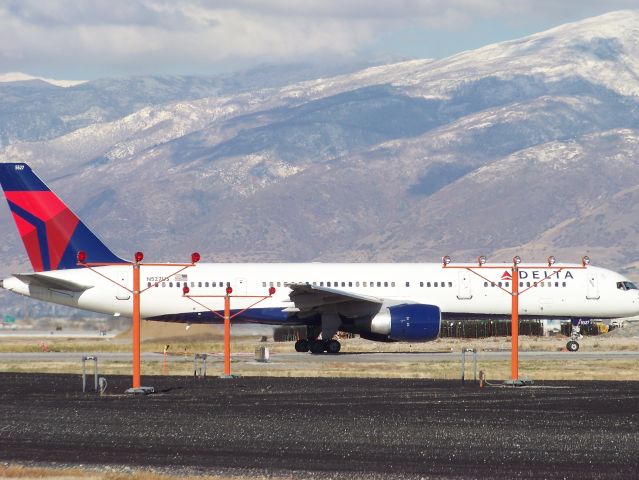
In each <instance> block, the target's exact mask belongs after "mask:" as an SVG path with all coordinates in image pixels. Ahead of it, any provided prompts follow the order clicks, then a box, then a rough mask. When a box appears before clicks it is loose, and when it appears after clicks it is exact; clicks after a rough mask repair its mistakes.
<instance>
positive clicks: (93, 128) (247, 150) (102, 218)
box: [0, 10, 639, 279]
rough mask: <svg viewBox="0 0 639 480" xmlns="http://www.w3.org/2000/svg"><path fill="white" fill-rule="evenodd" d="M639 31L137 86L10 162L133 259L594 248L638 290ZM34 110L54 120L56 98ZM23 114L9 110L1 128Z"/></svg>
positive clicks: (37, 140)
mask: <svg viewBox="0 0 639 480" xmlns="http://www.w3.org/2000/svg"><path fill="white" fill-rule="evenodd" d="M638 32H639V11H635V10H631V11H621V12H613V13H609V14H606V15H603V16H600V17H595V18H591V19H587V20H584V21H581V22H577V23H572V24H567V25H563V26H561V27H558V28H555V29H552V30H549V31H546V32H541V33H538V34H535V35H532V36H530V37H526V38H522V39H518V40H513V41H509V42H504V43H499V44H495V45H490V46H487V47H484V48H481V49H478V50H474V51H468V52H463V53H461V54H458V55H455V56H453V57H450V58H445V59H439V60H412V61H406V62H400V63H395V64H390V65H381V66H376V67H370V68H366V69H363V70H358V71H355V72H346V73H343V74H340V75H333V76H323V77H321V78H314V79H311V80H308V79H305V80H303V81H293V82H291V83H286V82H284V81H283V80H282V77H279V80H275V79H273V78H272V77H270V79H269V80H268V82H267V81H266V79H265V83H264V86H263V88H260V86H259V76H258V77H252V78H251V83H250V84H245V85H244V87H243V88H235V89H234V88H226V87H224V85H228V82H229V81H230V80H229V78H226V80H225V81H224V82H226V83H224V82H223V81H222V80H220V79H217V80H215V81H213V80H207V81H204V80H201V79H200V80H194V79H191V80H189V82H191V83H190V84H189V83H188V82H187V83H185V82H186V81H182V82H178V84H177V86H176V85H175V84H172V86H167V87H166V88H165V89H160V90H158V82H160V80H158V79H155V80H153V81H152V82H137V83H136V82H133V80H131V82H132V83H130V84H129V85H134V86H135V88H134V89H133V90H132V91H134V92H135V95H129V96H123V102H124V103H122V104H121V108H119V109H111V110H109V113H108V115H107V114H102V113H101V114H96V115H94V116H93V117H91V116H90V115H88V114H86V115H84V116H83V117H82V118H83V120H82V122H81V125H78V128H72V129H70V130H69V127H68V125H67V126H65V128H61V129H60V130H59V133H60V134H59V135H58V134H56V130H55V128H54V129H46V128H45V130H43V132H45V133H42V134H41V136H40V137H38V136H36V137H33V139H31V140H30V141H17V140H15V139H14V140H12V142H11V143H10V144H9V145H6V146H5V147H4V148H3V149H2V150H0V160H1V161H28V162H29V163H31V164H32V165H33V166H34V167H35V168H36V171H38V172H39V174H40V175H41V176H42V177H43V179H45V181H47V182H49V184H50V186H51V187H52V188H54V189H55V190H56V191H57V192H58V193H59V194H60V195H61V196H62V197H63V198H65V199H66V200H67V201H68V203H69V204H70V205H71V206H72V207H73V208H74V210H76V212H77V213H78V214H80V216H82V217H83V218H85V220H86V221H87V223H88V224H89V225H90V226H91V227H92V228H94V229H95V230H96V231H97V232H98V233H99V234H100V235H101V237H103V238H104V240H105V241H106V242H107V243H108V244H109V245H112V246H113V248H114V250H116V252H117V253H119V254H121V255H122V256H125V257H126V256H130V255H131V253H132V252H134V251H135V250H137V249H142V250H144V251H145V253H146V257H147V258H149V259H153V260H158V261H164V260H178V259H180V258H187V255H188V254H189V253H190V252H191V251H193V250H199V251H200V252H202V254H203V258H204V259H205V260H206V261H230V260H241V261H257V260H260V261H322V260H326V261H328V260H332V261H362V260H367V261H377V260H380V261H381V260H402V261H438V260H439V258H440V257H441V256H442V255H444V254H449V255H452V256H453V257H454V258H457V259H460V260H461V259H466V260H468V259H471V258H474V257H476V256H477V255H479V254H485V255H488V256H489V258H492V259H495V260H502V259H507V258H509V257H511V256H512V254H513V252H517V253H518V254H520V255H522V256H523V257H524V258H525V259H527V260H541V259H543V258H545V257H546V256H547V255H549V254H555V255H556V256H557V257H558V258H559V259H560V260H566V261H575V260H577V259H578V258H580V257H581V255H583V254H585V253H588V254H589V255H590V256H591V257H593V260H594V263H595V264H597V265H601V266H607V267H612V268H614V269H617V270H624V271H626V272H627V273H629V274H630V275H631V276H633V277H634V279H639V246H638V245H637V242H635V235H636V233H637V232H638V231H639V214H638V213H639V212H637V208H638V207H637V206H636V205H637V201H636V200H637V196H638V195H639V194H638V193H637V192H638V191H639V190H638V188H639V187H638V185H639V161H638V160H637V159H638V158H639V157H638V156H637V153H638V152H637V150H638V149H639V102H638V99H639V96H638V95H639V35H638V34H637V33H638ZM27 83H30V82H27ZM109 85H110V84H109V82H107V81H104V82H102V83H100V82H88V83H85V84H82V85H78V86H75V87H70V88H65V89H59V88H56V87H54V86H51V85H49V86H47V87H46V88H47V89H55V91H56V92H58V90H64V91H65V92H73V91H74V90H76V89H85V90H86V89H92V90H91V91H92V92H99V93H102V92H105V94H106V92H110V95H112V96H111V97H104V98H107V99H108V98H118V97H119V96H120V95H121V92H122V91H123V90H122V89H123V88H124V87H123V85H127V84H121V85H120V87H119V88H120V89H118V90H115V91H113V90H110V89H109ZM14 87H16V86H15V85H14ZM222 87H224V88H222ZM2 88H4V87H2V86H0V93H1V91H2ZM126 88H128V87H126ZM147 88H148V96H146V97H145V95H146V92H147V90H146V89H147ZM169 90H170V92H169ZM169 93H170V94H169ZM58 94H59V93H56V94H55V95H58ZM55 95H54V97H52V98H57V97H55ZM169 97H170V100H168V101H167V99H168V98H169ZM15 98H18V97H15ZM20 98H22V97H20ZM124 100H126V101H124ZM16 101H17V100H16ZM74 101H77V102H84V103H82V104H81V105H79V106H78V111H80V110H81V111H82V112H85V113H86V112H91V111H94V112H97V111H98V110H99V109H102V108H103V107H102V106H101V104H99V103H92V100H91V99H90V96H88V97H85V99H84V100H82V99H81V97H74ZM57 105H58V106H59V103H58V104H57ZM136 105H143V107H141V108H136ZM38 108H39V110H40V111H39V112H38V114H41V115H43V119H44V120H43V125H47V121H48V120H47V119H48V118H52V117H51V115H53V114H52V113H51V112H52V110H51V109H52V108H53V107H52V106H51V105H50V104H49V103H47V102H44V103H42V104H39V105H38ZM92 109H93V110H92ZM95 109H98V110H95ZM58 114H59V112H58V113H56V115H58ZM87 115H88V116H87ZM89 117H91V118H89ZM3 118H4V120H2V119H3ZM87 119H88V120H87ZM11 121H14V119H10V120H7V118H6V117H2V116H0V123H4V125H0V130H2V128H6V126H7V122H11ZM65 129H66V130H65ZM67 130H68V131H67ZM0 225H2V227H3V228H2V230H1V231H0V260H1V261H2V265H3V268H2V271H3V272H4V274H9V273H11V272H13V271H18V270H25V269H28V268H29V267H28V266H27V264H26V257H25V255H24V254H23V250H22V246H21V245H20V244H19V240H18V237H17V234H16V233H15V231H14V228H13V225H12V222H11V219H10V216H9V213H8V209H7V208H1V209H0Z"/></svg>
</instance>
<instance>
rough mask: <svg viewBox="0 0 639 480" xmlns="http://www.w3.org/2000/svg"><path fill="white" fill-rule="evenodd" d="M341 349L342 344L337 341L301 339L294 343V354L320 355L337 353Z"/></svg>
mask: <svg viewBox="0 0 639 480" xmlns="http://www.w3.org/2000/svg"><path fill="white" fill-rule="evenodd" d="M341 348H342V344H341V343H339V342H338V341H337V340H320V339H315V340H307V339H305V338H304V339H302V340H298V341H297V342H295V351H296V352H309V351H310V352H311V353H314V354H320V353H324V352H326V353H332V354H335V353H338V352H339V351H340V349H341Z"/></svg>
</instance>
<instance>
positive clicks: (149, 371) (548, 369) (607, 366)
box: [0, 336, 639, 380]
mask: <svg viewBox="0 0 639 480" xmlns="http://www.w3.org/2000/svg"><path fill="white" fill-rule="evenodd" d="M169 342H170V348H169V354H170V355H172V358H173V359H175V357H176V356H178V358H180V357H181V358H182V359H181V360H179V361H172V362H168V372H167V373H168V374H169V375H178V376H180V375H184V376H192V375H193V353H196V352H209V353H210V352H221V351H222V350H223V344H222V341H221V339H220V338H215V339H212V340H211V341H203V340H202V339H201V338H198V337H193V338H189V337H186V338H185V337H180V338H179V341H177V342H173V341H172V340H171V339H167V338H164V339H161V340H153V339H148V340H146V341H145V342H143V344H142V352H162V351H163V349H164V346H165V345H166V343H169ZM565 343H566V338H565V337H555V338H548V337H521V339H520V347H519V348H520V350H521V351H558V350H561V349H562V348H563V347H564V346H565ZM257 345H266V346H268V347H269V349H270V351H271V354H273V356H272V358H271V361H270V362H268V363H258V362H255V361H254V360H253V355H252V354H253V352H254V349H255V347H256V346H257ZM48 347H49V351H58V352H77V353H80V352H90V353H94V354H98V355H99V354H100V353H101V352H102V353H110V352H130V351H131V350H130V349H131V346H130V342H129V341H128V340H127V339H122V340H107V339H105V340H100V341H87V340H82V339H77V340H76V339H73V340H69V339H67V340H55V341H51V342H50V343H48ZM510 347H511V343H510V338H507V337H493V338H485V339H464V340H462V339H439V340H437V341H434V342H429V343H415V344H406V343H392V344H385V343H376V342H369V341H366V340H361V339H359V338H357V339H347V340H344V341H343V351H344V352H353V353H354V352H460V351H461V350H462V348H476V349H477V351H478V352H482V351H510ZM231 350H232V352H233V353H234V354H237V353H249V354H250V355H237V356H235V357H234V358H233V363H232V369H233V373H237V374H240V375H245V376H284V377H295V376H305V377H308V376H312V377H377V378H380V377H384V378H436V379H454V378H460V374H461V372H460V368H461V367H460V360H459V357H458V356H455V357H454V358H444V359H442V360H441V361H427V362H417V361H410V360H407V361H402V360H400V361H395V360H394V361H392V362H388V363H385V362H380V361H379V360H375V361H373V360H371V361H366V359H365V358H363V359H358V361H357V362H351V361H348V360H345V359H344V358H341V357H340V356H336V357H334V359H333V358H330V359H324V360H323V361H321V362H311V361H305V358H306V357H304V356H300V357H299V359H295V360H290V359H289V360H287V361H286V362H281V361H278V359H277V353H283V352H286V353H290V352H293V344H292V342H282V343H273V342H268V343H266V344H263V343H260V342H259V338H255V337H253V338H250V337H249V338H237V339H234V341H233V342H232V346H231ZM581 350H582V351H624V350H635V351H636V350H639V339H637V338H632V337H631V338H624V337H618V336H612V337H611V336H598V337H586V338H584V339H583V341H581ZM0 351H2V352H34V351H40V348H39V347H38V342H37V341H36V340H33V339H23V340H20V341H18V340H16V339H11V340H10V341H9V340H6V339H4V340H2V341H0ZM222 369H223V367H222V357H220V356H210V357H209V358H208V361H207V371H208V374H209V375H212V376H214V375H218V374H220V373H221V371H222ZM90 370H91V369H90ZM99 370H100V374H101V375H130V374H131V364H130V362H128V361H120V362H118V361H104V360H101V361H100V364H99ZM478 370H484V371H485V372H486V373H487V375H488V377H489V378H494V379H497V378H502V379H505V378H509V376H510V361H509V360H508V359H504V360H498V361H495V360H491V361H482V359H481V354H480V355H479V366H478ZM0 371H5V372H34V373H35V372H38V373H77V374H80V372H81V364H80V360H79V358H78V360H77V361H51V360H50V359H48V360H47V361H36V362H2V363H0ZM466 371H467V373H466V378H469V376H472V363H471V361H469V359H468V358H467V370H466ZM520 372H521V376H527V377H529V378H532V379H535V380H576V379H580V380H588V379H590V380H639V363H638V362H632V361H626V360H622V359H609V360H605V361H594V360H586V359H579V358H578V357H570V356H566V358H565V359H561V360H553V359H534V360H525V359H523V360H521V361H520ZM142 373H143V375H162V374H163V366H162V363H161V362H150V361H145V362H143V365H142Z"/></svg>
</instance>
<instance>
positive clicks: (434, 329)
mask: <svg viewBox="0 0 639 480" xmlns="http://www.w3.org/2000/svg"><path fill="white" fill-rule="evenodd" d="M441 318H442V315H441V310H440V309H439V307H438V306H436V305H426V304H423V303H402V304H398V305H389V306H386V305H385V306H383V307H382V309H381V310H380V311H379V313H378V314H377V315H375V317H374V318H373V320H372V321H371V333H372V334H377V335H385V336H386V337H387V338H388V340H391V341H392V340H394V341H399V342H427V341H429V340H435V339H436V338H437V337H438V336H439V326H440V323H441Z"/></svg>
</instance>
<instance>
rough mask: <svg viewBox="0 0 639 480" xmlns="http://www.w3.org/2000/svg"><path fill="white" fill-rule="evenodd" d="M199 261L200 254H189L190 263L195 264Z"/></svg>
mask: <svg viewBox="0 0 639 480" xmlns="http://www.w3.org/2000/svg"><path fill="white" fill-rule="evenodd" d="M199 261H200V254H199V253H198V252H193V253H192V254H191V263H197V262H199Z"/></svg>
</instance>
